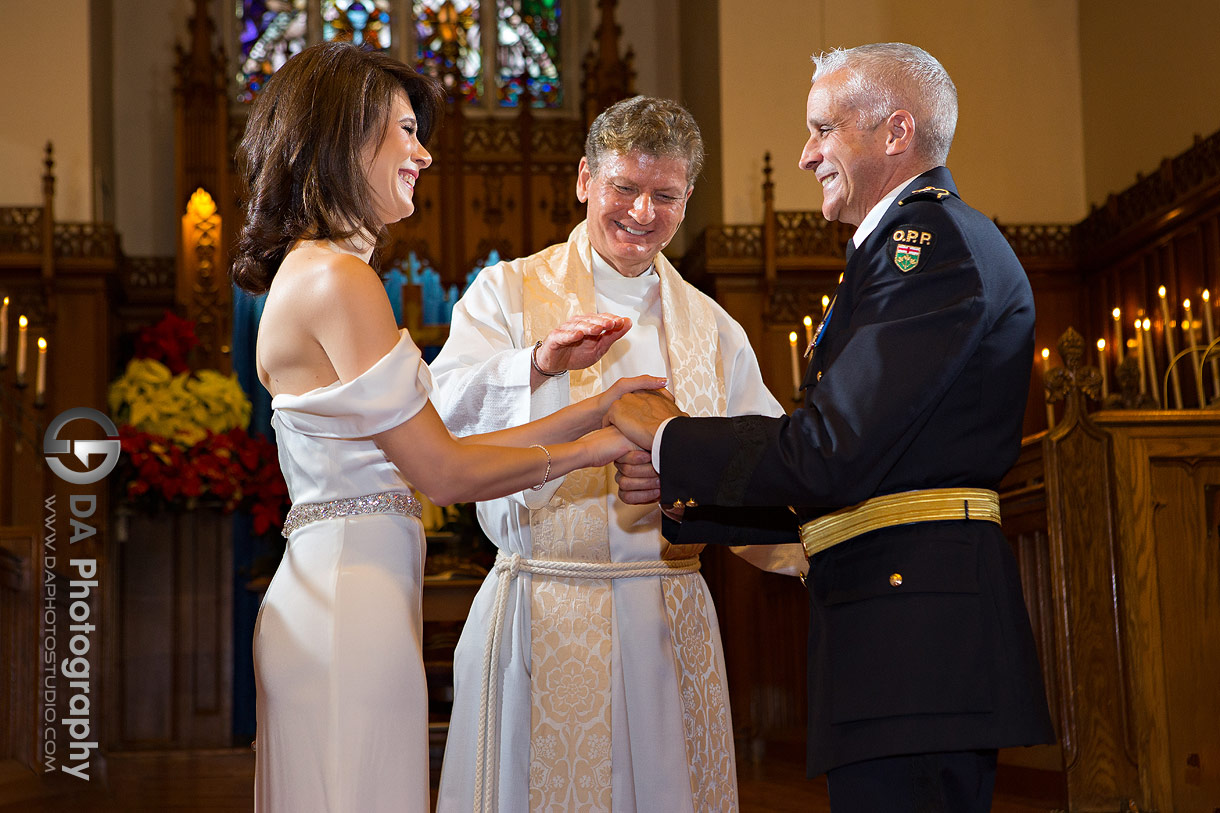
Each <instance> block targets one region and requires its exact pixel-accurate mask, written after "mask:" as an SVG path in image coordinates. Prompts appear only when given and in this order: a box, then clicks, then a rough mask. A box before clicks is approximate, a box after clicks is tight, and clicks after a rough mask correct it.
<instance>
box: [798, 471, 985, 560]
mask: <svg viewBox="0 0 1220 813" xmlns="http://www.w3.org/2000/svg"><path fill="white" fill-rule="evenodd" d="M946 519H977V520H982V521H984V522H994V523H996V524H997V525H999V524H1000V495H998V494H996V493H995V492H994V491H991V490H990V489H986V488H929V489H924V490H922V491H901V492H899V493H897V494H886V495H884V496H881V497H873V498H872V499H871V500H865V501H864V502H862V503H860V504H858V505H852V506H849V507H847V508H840V509H839V510H838V511H834V512H832V513H830V514H826V515H825V516H821V517H818V518H817V519H813V520H810V521H809V522H806V523H805V524H804V525H802V526H801V543H802V544H804V546H805V555H806V556H813V555H814V554H815V553H821V552H822V551H824V550H826V549H827V548H832V547H834V546H835V545H837V544H839V543H840V542H846V541H847V540H849V539H854V538H855V537H857V536H860V535H862V534H866V533H868V532H869V531H876V530H880V529H881V528H890V527H892V526H894V525H910V524H912V523H916V522H936V521H938V520H946Z"/></svg>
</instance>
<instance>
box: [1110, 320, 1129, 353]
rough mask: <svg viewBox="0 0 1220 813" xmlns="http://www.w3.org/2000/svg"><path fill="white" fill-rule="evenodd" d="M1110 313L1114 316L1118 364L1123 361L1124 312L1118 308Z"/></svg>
mask: <svg viewBox="0 0 1220 813" xmlns="http://www.w3.org/2000/svg"><path fill="white" fill-rule="evenodd" d="M1110 315H1111V316H1113V317H1114V364H1115V365H1116V366H1117V365H1119V364H1122V363H1123V355H1124V354H1123V348H1124V347H1126V345H1125V344H1123V312H1122V311H1121V310H1119V309H1118V308H1115V309H1114V310H1112V311H1110Z"/></svg>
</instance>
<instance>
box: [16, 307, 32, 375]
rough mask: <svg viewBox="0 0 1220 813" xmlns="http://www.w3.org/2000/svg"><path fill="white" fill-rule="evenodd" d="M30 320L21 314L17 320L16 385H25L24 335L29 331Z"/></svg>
mask: <svg viewBox="0 0 1220 813" xmlns="http://www.w3.org/2000/svg"><path fill="white" fill-rule="evenodd" d="M29 326H30V320H29V319H26V318H25V314H22V315H21V316H19V317H18V318H17V383H18V384H24V383H25V342H26V338H25V334H26V331H27V330H28V329H29Z"/></svg>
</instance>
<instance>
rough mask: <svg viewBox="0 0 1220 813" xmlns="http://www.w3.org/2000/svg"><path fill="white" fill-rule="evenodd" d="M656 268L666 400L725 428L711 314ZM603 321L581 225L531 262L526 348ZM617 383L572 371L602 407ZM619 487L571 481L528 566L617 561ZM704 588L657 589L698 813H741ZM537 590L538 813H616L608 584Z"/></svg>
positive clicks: (568, 583) (542, 518) (533, 752)
mask: <svg viewBox="0 0 1220 813" xmlns="http://www.w3.org/2000/svg"><path fill="white" fill-rule="evenodd" d="M655 267H656V270H657V273H658V275H659V276H660V284H661V309H662V319H663V322H664V324H665V325H666V330H665V335H666V341H667V345H668V346H667V348H666V350H667V352H668V357H669V368H670V375H669V389H670V391H671V392H672V393H673V394H674V397H675V398H676V400H677V403H678V405H679V406H680V407H681V408H682V409H683V410H684V411H685V412H687V413H688V414H691V415H695V416H710V415H723V414H725V409H726V399H725V388H724V376H723V370H722V369H721V362H720V352H719V334H718V331H717V328H716V317H715V313H714V312H713V310H712V307H711V305H710V304H709V303H708V301H707V300H706V299H704V298H703V296H702V295H700V294H699V293H698V292H697V291H695V290H694V289H693V288H691V287H689V286H688V285H687V284H686V283H685V281H683V280H682V278H681V276H680V275H679V274H678V272H677V271H676V270H675V269H674V267H673V265H672V264H671V263H670V262H669V261H668V260H667V259H665V257H664V256H663V255H660V254H658V255H657V257H656V261H655ZM596 311H597V304H596V298H595V296H594V290H593V272H592V262H591V249H590V245H589V238H588V234H587V231H586V225H585V224H584V223H581V224H580V225H578V226H577V227H576V228H575V229H574V230H573V231H572V234H571V235H570V236H569V237H568V241H567V243H565V244H563V245H557V246H553V247H552V248H551V249H548V250H546V251H544V252H541V253H540V254H538V255H535V256H534V257H532V258H530V260H528V261H527V265H526V267H525V275H524V313H523V326H524V334H525V342H526V346H529V345H532V344H533V343H534V342H536V341H538V340H540V339H542V338H544V337H545V336H546V335H547V333H549V332H550V331H551V330H552V329H553V328H555V327H557V326H558V325H560V324H561V323H563V322H564V321H566V320H567V319H568V318H570V317H572V316H575V315H576V314H579V313H595V312H596ZM678 326H681V329H677V327H678ZM611 383H613V382H610V381H603V380H602V374H601V362H598V363H597V364H594V365H593V366H591V367H589V368H587V369H584V370H573V371H572V372H571V373H570V374H569V386H570V388H571V389H570V393H571V394H570V398H571V402H572V403H575V402H576V401H579V400H581V399H583V398H588V397H590V396H592V395H596V394H598V393H600V392H601V391H602V390H604V389H605V387H606V386H607V385H609V384H611ZM613 475H614V468H613V466H607V467H605V468H602V469H582V470H580V471H575V472H572V473H571V474H569V475H568V476H567V478H566V479H565V481H564V483H563V485H562V486H560V488H559V489H558V491H557V492H556V493H555V495H554V497H553V498H552V499H551V501H550V502H549V503H548V504H547V505H546V506H544V507H543V508H541V509H538V510H534V511H531V512H530V531H531V533H532V537H533V547H532V553H531V558H534V559H550V560H559V561H572V562H609V561H610V560H611V559H610V541H609V525H608V523H609V517H608V506H607V500H606V498H605V497H606V495H608V494H610V493H611V491H612V489H613V488H614V476H613ZM702 549H703V546H702V545H683V546H670V547H668V548H667V549H666V550H665V551H664V554H663V556H664V558H666V559H682V558H686V557H690V556H696V555H698V553H699V552H700V551H701V550H702ZM698 578H699V577H698V575H697V574H691V575H688V576H678V577H665V578H660V581H661V585H662V589H663V591H664V596H665V604H666V609H667V615H668V622H669V627H670V633H671V634H670V639H671V641H672V642H673V647H674V658H675V661H676V662H677V664H678V671H679V679H680V683H681V685H680V686H679V689H680V695H681V697H682V703H683V721H684V728H685V733H686V743H687V758H688V764H689V765H690V781H691V792H692V798H693V799H694V800H695V809H696V810H700V811H702V810H709V809H721V808H723V809H735V808H736V797H735V793H733V790H734V789H735V782H734V781H733V780H732V749H733V741H732V731H731V725H730V723H729V712H728V693H727V690H726V687H725V686H724V685H723V680H722V675H721V672H720V668H719V665H718V663H717V659H716V657H715V646H714V640H713V638H712V635H713V621H712V618H710V617H709V612H708V608H707V606H706V605H707V602H706V600H705V599H704V594H703V592H702V590H703V588H702V585H701V584H700V583H698V582H697V580H698ZM532 582H533V590H532V594H531V605H530V610H531V612H530V618H531V624H530V635H531V674H532V676H533V679H532V690H531V695H532V712H531V731H532V733H531V738H530V809H531V810H533V811H556V812H558V811H567V810H577V809H579V810H603V811H609V810H610V807H611V804H610V803H611V790H610V788H611V777H610V773H611V763H610V757H611V709H610V698H611V651H612V636H613V626H612V625H613V594H612V591H611V584H610V581H609V580H605V579H602V580H598V579H562V578H545V579H540V578H534V579H532ZM696 585H697V586H696ZM679 621H681V623H679Z"/></svg>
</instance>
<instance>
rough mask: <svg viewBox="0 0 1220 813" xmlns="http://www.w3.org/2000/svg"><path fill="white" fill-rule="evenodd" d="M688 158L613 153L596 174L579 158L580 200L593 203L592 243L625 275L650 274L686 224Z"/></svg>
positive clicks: (589, 215)
mask: <svg viewBox="0 0 1220 813" xmlns="http://www.w3.org/2000/svg"><path fill="white" fill-rule="evenodd" d="M688 168H689V167H688V162H687V161H686V159H684V158H676V157H673V156H667V155H649V154H647V153H644V152H639V151H633V152H630V153H627V154H626V155H622V154H619V153H615V152H610V153H608V154H606V155H605V156H603V157H602V159H601V161H600V165H599V166H598V168H597V173H596V174H594V173H593V172H592V171H591V170H590V168H589V162H588V160H586V159H584V158H582V159H580V170H579V172H578V175H577V178H576V197H577V198H579V199H580V200H581V202H582V203H583V202H587V203H588V204H589V212H588V221H589V242H590V243H592V244H593V248H594V249H596V250H597V253H598V254H600V255H601V256H602V258H603V259H605V260H606V262H608V263H610V264H611V265H612V266H614V269H615V270H616V271H618V272H619V273H620V274H622V275H623V276H625V277H636V276H639V275H640V274H642V273H643V272H644V271H647V270H648V267H649V266H650V265H652V260H653V258H654V257H656V256H657V253H658V252H660V251H661V249H663V248H665V246H667V245H669V241H670V240H672V239H673V236H674V233H675V232H677V231H678V227H679V226H680V225H682V218H684V217H686V201H687V200H688V199H689V198H690V195H691V192H692V191H693V190H694V186H693V185H691V184H690V183H688V181H687V177H688V176H687V170H688Z"/></svg>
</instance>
